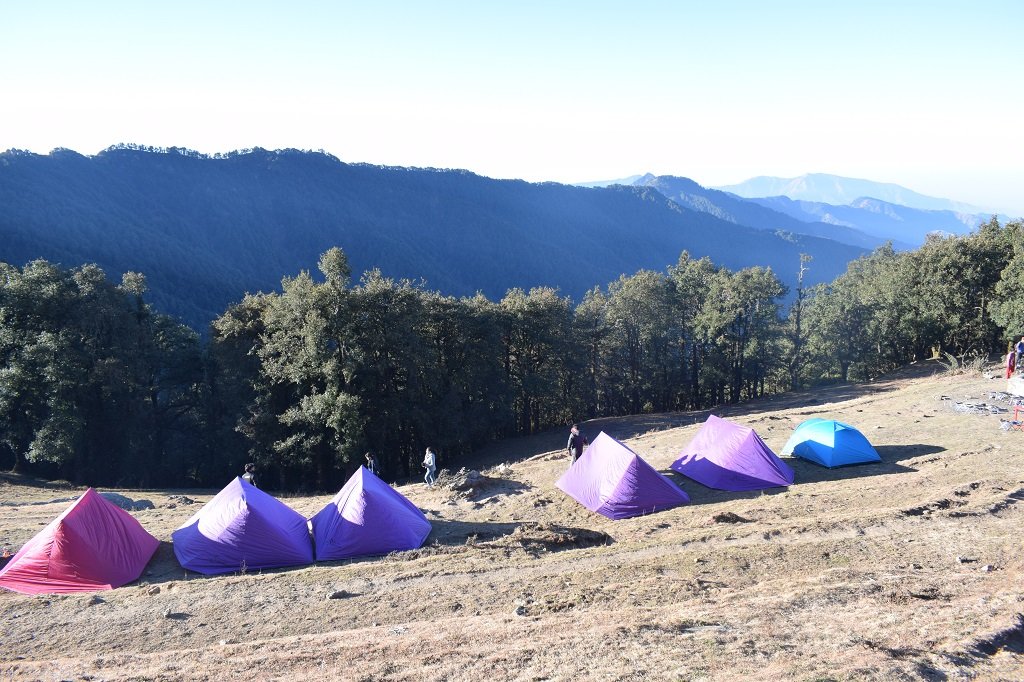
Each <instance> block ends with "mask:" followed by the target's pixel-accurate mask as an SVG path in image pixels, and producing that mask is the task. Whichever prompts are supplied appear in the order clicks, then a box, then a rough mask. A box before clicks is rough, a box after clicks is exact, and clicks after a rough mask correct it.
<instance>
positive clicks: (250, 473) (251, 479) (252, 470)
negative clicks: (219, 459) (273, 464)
mask: <svg viewBox="0 0 1024 682" xmlns="http://www.w3.org/2000/svg"><path fill="white" fill-rule="evenodd" d="M242 480H243V481H245V482H246V483H248V484H249V485H251V486H252V487H254V488H259V486H258V485H256V465H255V464H253V463H252V462H249V463H248V464H246V465H245V473H244V474H242Z"/></svg>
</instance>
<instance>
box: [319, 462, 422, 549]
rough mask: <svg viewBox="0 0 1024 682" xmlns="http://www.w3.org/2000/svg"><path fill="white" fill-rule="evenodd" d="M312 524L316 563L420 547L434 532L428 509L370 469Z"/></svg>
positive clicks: (350, 483) (351, 481)
mask: <svg viewBox="0 0 1024 682" xmlns="http://www.w3.org/2000/svg"><path fill="white" fill-rule="evenodd" d="M310 522H311V524H312V526H313V540H314V544H315V545H316V558H317V561H330V560H332V559H348V558H351V557H357V556H374V555H379V554H388V553H390V552H400V551H404V550H407V549H416V548H417V547H421V546H423V542H424V541H425V540H426V539H427V536H428V535H430V521H428V520H427V517H426V516H424V514H423V512H421V511H420V510H419V509H418V508H417V507H416V505H414V504H413V503H412V502H410V501H409V500H408V499H406V497H405V496H404V495H402V494H401V493H400V492H398V491H397V490H395V489H394V488H392V487H391V486H390V485H388V484H387V483H385V482H384V481H382V480H380V479H379V478H377V477H376V476H375V475H374V474H373V473H372V472H370V470H369V469H367V468H366V467H359V471H357V472H356V473H354V474H352V477H351V478H349V479H348V482H347V483H346V484H345V486H344V487H343V488H342V489H341V490H340V491H339V492H338V494H337V495H335V496H334V499H332V500H331V501H330V502H329V503H328V504H327V506H326V507H324V508H323V509H321V510H320V511H319V512H317V514H316V516H314V517H313V518H312V519H310Z"/></svg>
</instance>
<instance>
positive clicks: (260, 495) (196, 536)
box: [171, 478, 313, 575]
mask: <svg viewBox="0 0 1024 682" xmlns="http://www.w3.org/2000/svg"><path fill="white" fill-rule="evenodd" d="M171 538H172V539H173V540H174V555H175V556H176V557H178V562H179V563H181V565H182V566H184V567H185V568H187V569H188V570H190V571H196V572H197V573H205V574H206V575H216V574H218V573H231V572H233V571H252V570H258V569H263V568H280V567H283V566H300V565H303V564H309V563H312V562H313V543H312V542H311V541H310V539H309V527H308V526H307V524H306V518H305V517H304V516H302V514H300V513H298V512H297V511H295V510H294V509H292V508H291V507H289V506H288V505H286V504H285V503H284V502H281V501H280V500H278V499H277V498H276V497H273V496H272V495H268V494H267V493H265V492H263V491H262V490H260V489H259V488H257V487H255V486H252V485H249V484H248V483H246V482H245V481H243V480H242V479H241V478H236V479H235V480H233V481H232V482H231V483H228V484H227V486H225V487H224V489H223V490H221V491H220V492H219V493H217V495H216V497H214V498H213V499H212V500H210V501H209V502H207V503H206V504H205V505H203V508H202V509H200V510H199V511H198V512H196V513H195V515H193V516H192V518H190V519H189V520H188V521H186V522H185V525H183V526H182V527H181V528H179V529H178V530H176V531H174V533H172V534H171Z"/></svg>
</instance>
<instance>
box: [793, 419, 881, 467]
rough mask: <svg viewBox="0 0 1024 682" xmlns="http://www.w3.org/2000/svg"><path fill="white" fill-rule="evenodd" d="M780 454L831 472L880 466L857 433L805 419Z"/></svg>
mask: <svg viewBox="0 0 1024 682" xmlns="http://www.w3.org/2000/svg"><path fill="white" fill-rule="evenodd" d="M782 454H784V455H789V454H792V455H795V456H797V457H802V458H803V459H808V460H810V461H812V462H815V463H816V464H820V465H822V466H825V467H828V468H830V469H831V468H832V467H841V466H847V465H849V464H869V463H871V462H881V461H882V458H881V457H879V456H878V453H877V452H875V449H874V448H873V447H872V446H871V443H869V442H868V439H867V438H865V437H864V434H862V433H861V432H860V431H858V430H857V429H856V428H854V427H852V426H850V425H849V424H844V423H843V422H840V421H836V420H834V419H819V418H815V419H808V420H807V421H805V422H803V423H802V424H800V425H799V426H798V427H796V430H794V431H793V435H792V436H790V437H789V440H788V441H786V445H785V447H783V448H782Z"/></svg>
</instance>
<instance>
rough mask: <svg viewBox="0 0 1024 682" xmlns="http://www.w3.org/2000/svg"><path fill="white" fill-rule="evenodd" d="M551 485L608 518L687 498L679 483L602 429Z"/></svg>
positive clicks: (672, 504)
mask: <svg viewBox="0 0 1024 682" xmlns="http://www.w3.org/2000/svg"><path fill="white" fill-rule="evenodd" d="M555 485H557V486H558V487H559V488H561V489H562V490H563V491H564V492H565V493H567V494H568V495H569V496H570V497H572V498H573V499H574V500H576V501H577V502H579V503H580V504H582V505H583V506H584V507H586V508H587V509H589V510H590V511H593V512H597V513H598V514H603V515H604V516H607V517H608V518H610V519H625V518H629V517H631V516H640V515H641V514H650V513H652V512H656V511H661V510H663V509H670V508H671V507H676V506H678V505H680V504H686V503H687V502H689V501H690V498H688V497H687V496H686V493H684V492H683V491H682V490H680V488H679V486H677V485H676V484H675V483H673V482H672V481H670V480H669V479H667V478H666V477H665V476H663V475H662V474H660V473H659V472H658V471H657V470H655V469H654V467H652V466H651V465H650V464H648V463H647V462H645V461H644V460H643V459H641V458H640V455H638V454H636V453H635V452H633V451H632V450H630V449H629V448H628V447H626V446H625V445H623V444H622V443H620V442H619V441H617V440H615V439H614V438H612V437H611V436H609V435H608V434H606V433H604V432H603V431H602V432H601V433H600V434H598V436H597V438H595V439H594V442H593V443H591V444H590V447H588V448H587V450H586V452H584V453H583V455H582V456H581V457H580V458H579V459H578V460H577V461H576V463H575V464H573V465H572V466H571V467H569V470H568V471H567V472H565V473H564V474H563V475H562V477H561V478H560V479H558V482H557V483H556V484H555Z"/></svg>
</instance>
